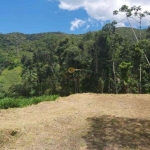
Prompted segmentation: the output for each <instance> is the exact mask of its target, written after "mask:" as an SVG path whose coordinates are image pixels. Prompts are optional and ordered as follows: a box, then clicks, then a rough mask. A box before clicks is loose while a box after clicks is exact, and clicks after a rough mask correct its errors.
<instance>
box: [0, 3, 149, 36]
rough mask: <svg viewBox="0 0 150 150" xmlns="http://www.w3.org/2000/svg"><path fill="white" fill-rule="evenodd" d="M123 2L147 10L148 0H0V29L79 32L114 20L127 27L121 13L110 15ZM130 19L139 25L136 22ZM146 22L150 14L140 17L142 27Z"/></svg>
mask: <svg viewBox="0 0 150 150" xmlns="http://www.w3.org/2000/svg"><path fill="white" fill-rule="evenodd" d="M122 5H128V6H129V7H131V6H135V5H136V6H141V7H142V10H143V11H145V10H147V11H150V1H148V0H142V1H141V0H13V1H12V0H1V1H0V15H1V17H0V32H1V33H10V32H22V33H40V32H57V31H60V32H65V33H69V34H80V33H86V32H88V31H94V30H99V29H101V28H102V26H103V25H105V24H106V23H108V22H111V21H113V20H116V21H117V22H119V23H118V25H117V26H128V23H127V20H123V19H124V18H125V16H124V15H117V16H113V11H114V10H119V8H120V7H121V6H122ZM137 19H138V18H137ZM121 20H123V21H121ZM120 21H121V22H120ZM130 21H131V22H132V25H133V26H134V27H137V28H138V27H139V23H138V22H136V21H134V20H133V19H132V20H130ZM137 21H138V20H137ZM149 24H150V16H147V17H145V18H143V19H142V26H144V27H146V26H148V25H149Z"/></svg>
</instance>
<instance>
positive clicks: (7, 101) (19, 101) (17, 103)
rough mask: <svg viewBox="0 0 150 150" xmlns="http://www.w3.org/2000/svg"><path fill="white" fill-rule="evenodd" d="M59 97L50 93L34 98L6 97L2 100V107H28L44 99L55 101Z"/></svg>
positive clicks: (0, 104)
mask: <svg viewBox="0 0 150 150" xmlns="http://www.w3.org/2000/svg"><path fill="white" fill-rule="evenodd" d="M58 97H59V96H58V95H50V96H40V97H32V98H4V99H1V100H0V109H8V108H21V107H26V106H29V105H33V104H38V103H40V102H43V101H54V100H56V99H57V98H58Z"/></svg>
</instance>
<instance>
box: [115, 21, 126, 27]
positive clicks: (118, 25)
mask: <svg viewBox="0 0 150 150" xmlns="http://www.w3.org/2000/svg"><path fill="white" fill-rule="evenodd" d="M125 26H126V25H125V23H123V22H120V23H118V24H116V27H125Z"/></svg>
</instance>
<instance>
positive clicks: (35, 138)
mask: <svg viewBox="0 0 150 150" xmlns="http://www.w3.org/2000/svg"><path fill="white" fill-rule="evenodd" d="M103 116H108V117H105V118H107V121H108V120H109V119H108V118H110V117H111V116H112V117H113V120H111V121H112V122H113V124H115V119H114V117H116V118H117V117H118V118H121V119H120V120H121V121H120V122H119V123H122V122H126V124H128V125H129V124H130V122H132V124H131V126H132V125H133V121H135V119H137V120H138V121H139V122H136V123H135V122H134V125H135V124H136V126H138V128H137V130H140V133H139V132H137V133H139V134H138V135H135V136H139V135H141V136H143V135H145V138H146V139H144V137H143V141H138V143H136V145H134V146H135V147H134V146H133V145H132V144H131V142H130V143H129V145H127V144H125V143H124V144H125V147H120V148H119V146H120V145H116V144H117V142H115V141H114V139H113V142H114V143H113V144H112V140H110V139H109V141H110V143H107V144H106V143H105V145H103V146H101V145H102V144H103V143H100V142H99V143H100V144H101V145H98V146H92V145H94V143H95V144H97V143H96V142H95V141H96V140H97V141H99V140H100V139H98V138H97V139H95V141H92V139H94V137H96V136H98V137H102V136H103V134H104V135H106V133H103V132H102V131H101V132H100V130H101V129H99V128H98V127H99V126H101V123H102V122H103V124H104V123H105V124H106V121H104V120H102V119H101V120H99V121H98V119H94V120H95V122H96V124H97V129H98V130H95V131H96V132H95V133H94V129H93V126H92V123H91V120H92V118H99V117H103ZM103 118H104V117H103ZM124 118H125V119H130V120H129V121H126V120H125V119H124ZM123 120H124V121H123ZM141 120H145V122H144V124H145V126H141V124H140V123H141V122H142V121H141ZM122 124H123V123H122ZM98 125H99V126H98ZM107 126H109V128H107V130H108V129H109V130H110V129H111V126H110V125H108V124H107ZM119 126H120V125H119ZM119 126H118V127H119ZM115 127H116V128H117V125H116V126H115ZM144 127H147V129H144ZM105 129H106V127H105V126H104V125H103V129H102V130H103V131H104V130H105ZM124 129H125V126H123V127H122V129H121V130H124ZM132 130H133V129H132ZM141 130H142V131H143V132H141ZM118 132H119V133H120V132H121V131H117V134H116V135H118V134H119V133H118ZM98 133H99V134H98ZM100 133H101V134H100ZM142 133H143V134H142ZM116 135H115V136H116ZM123 138H124V137H123ZM139 138H140V139H141V140H142V138H141V137H139ZM124 139H125V138H124ZM148 139H150V95H148V94H147V95H136V94H126V95H121V94H120V95H114V94H93V93H83V94H74V95H70V96H68V97H63V98H62V97H60V98H58V99H57V100H56V101H53V102H42V103H39V104H38V105H32V106H28V107H26V108H15V109H7V110H2V109H0V150H89V149H91V150H130V149H132V150H133V149H138V150H150V142H149V141H150V140H148ZM131 140H132V139H131ZM131 140H130V141H131ZM146 140H147V143H146V144H147V145H146V146H144V145H143V146H142V145H141V143H143V142H145V141H146ZM105 141H106V139H105ZM90 142H91V143H90ZM119 144H122V143H119ZM132 146H133V147H132Z"/></svg>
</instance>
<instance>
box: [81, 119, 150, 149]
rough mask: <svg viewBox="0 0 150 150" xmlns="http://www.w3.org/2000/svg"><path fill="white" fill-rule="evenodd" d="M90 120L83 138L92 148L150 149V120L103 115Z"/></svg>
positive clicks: (89, 147)
mask: <svg viewBox="0 0 150 150" xmlns="http://www.w3.org/2000/svg"><path fill="white" fill-rule="evenodd" d="M88 121H89V123H90V129H89V132H88V133H87V135H86V136H84V137H83V138H84V139H85V140H86V142H87V146H88V149H90V150H92V149H94V150H116V149H117V150H122V149H123V150H124V149H125V150H135V149H138V150H150V120H140V119H129V118H120V117H114V116H101V117H94V118H88Z"/></svg>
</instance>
